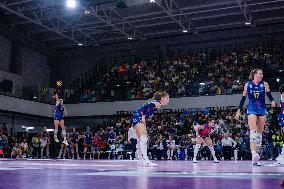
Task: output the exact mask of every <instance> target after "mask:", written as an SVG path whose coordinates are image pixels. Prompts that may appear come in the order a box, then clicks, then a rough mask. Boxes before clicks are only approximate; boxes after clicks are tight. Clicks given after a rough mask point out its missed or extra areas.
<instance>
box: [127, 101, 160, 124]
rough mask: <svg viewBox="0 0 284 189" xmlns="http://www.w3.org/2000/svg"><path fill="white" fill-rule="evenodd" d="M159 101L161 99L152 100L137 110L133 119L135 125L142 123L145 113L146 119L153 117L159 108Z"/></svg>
mask: <svg viewBox="0 0 284 189" xmlns="http://www.w3.org/2000/svg"><path fill="white" fill-rule="evenodd" d="M157 102H158V103H160V101H159V100H152V101H150V102H148V103H146V104H144V105H143V106H142V107H141V108H139V109H138V110H136V111H135V112H134V114H133V116H132V119H131V121H132V124H133V126H135V125H137V124H138V123H142V116H143V115H145V118H146V119H147V118H149V117H151V116H152V115H153V114H154V113H155V112H156V111H157V110H158V109H157V108H156V105H155V103H157Z"/></svg>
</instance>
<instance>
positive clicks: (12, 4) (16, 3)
mask: <svg viewBox="0 0 284 189" xmlns="http://www.w3.org/2000/svg"><path fill="white" fill-rule="evenodd" d="M29 2H32V0H25V1H18V2H15V3H8V4H6V6H7V7H10V6H14V5H20V4H24V3H29Z"/></svg>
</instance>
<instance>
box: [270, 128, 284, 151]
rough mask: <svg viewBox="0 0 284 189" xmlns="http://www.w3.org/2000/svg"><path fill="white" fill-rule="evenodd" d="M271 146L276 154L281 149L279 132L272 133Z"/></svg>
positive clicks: (281, 138)
mask: <svg viewBox="0 0 284 189" xmlns="http://www.w3.org/2000/svg"><path fill="white" fill-rule="evenodd" d="M272 140H273V146H274V148H275V149H276V153H277V154H276V155H277V156H278V155H279V154H280V153H281V149H282V146H283V137H282V136H281V135H280V132H279V131H277V132H276V133H275V134H274V135H272Z"/></svg>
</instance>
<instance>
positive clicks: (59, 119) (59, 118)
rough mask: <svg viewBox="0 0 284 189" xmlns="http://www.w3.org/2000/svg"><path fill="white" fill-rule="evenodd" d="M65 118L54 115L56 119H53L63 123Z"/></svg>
mask: <svg viewBox="0 0 284 189" xmlns="http://www.w3.org/2000/svg"><path fill="white" fill-rule="evenodd" d="M63 118H64V117H63V116H61V115H54V117H53V119H54V120H58V121H61V120H63Z"/></svg>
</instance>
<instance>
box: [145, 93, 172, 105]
mask: <svg viewBox="0 0 284 189" xmlns="http://www.w3.org/2000/svg"><path fill="white" fill-rule="evenodd" d="M166 96H169V94H168V93H167V92H164V91H157V92H155V94H154V96H153V98H151V99H149V100H148V101H147V102H146V103H149V102H151V101H152V100H161V99H162V98H163V97H166Z"/></svg>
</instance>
